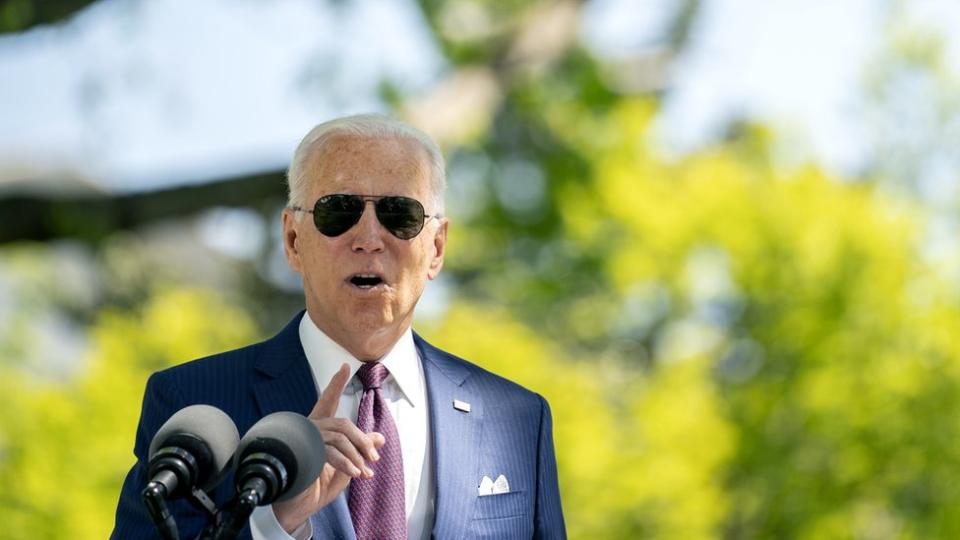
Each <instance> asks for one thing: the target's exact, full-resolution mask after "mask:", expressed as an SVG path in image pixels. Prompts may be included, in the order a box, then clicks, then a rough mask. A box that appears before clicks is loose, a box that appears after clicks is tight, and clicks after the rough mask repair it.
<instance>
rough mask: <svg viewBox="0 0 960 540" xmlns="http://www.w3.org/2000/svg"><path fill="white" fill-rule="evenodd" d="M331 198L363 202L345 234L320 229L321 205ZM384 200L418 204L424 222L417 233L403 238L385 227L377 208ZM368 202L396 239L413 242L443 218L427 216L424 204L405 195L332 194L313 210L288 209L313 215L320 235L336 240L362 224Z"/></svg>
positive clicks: (315, 205) (322, 198)
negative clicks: (428, 224) (427, 226)
mask: <svg viewBox="0 0 960 540" xmlns="http://www.w3.org/2000/svg"><path fill="white" fill-rule="evenodd" d="M331 197H350V198H353V199H360V200H361V201H362V202H363V207H362V210H361V211H360V213H359V214H358V215H357V216H356V220H354V222H353V223H351V224H350V226H349V227H347V228H346V229H344V231H343V232H341V233H338V234H334V235H330V234H327V233H325V232H323V231H322V230H321V229H320V224H319V223H318V222H317V216H318V215H319V214H318V209H319V207H320V205H321V204H322V203H323V201H325V200H329V199H330V198H331ZM383 199H400V200H404V201H413V202H414V203H416V205H417V206H419V207H420V213H421V214H423V221H422V222H421V223H420V226H419V227H418V228H417V231H416V232H415V233H414V234H412V235H410V236H408V237H403V236H400V235H399V234H397V231H394V230H393V229H391V228H390V227H388V226H386V225H384V223H383V221H382V220H381V219H380V213H379V212H378V211H377V206H378V204H379V202H380V201H381V200H383ZM367 202H372V203H373V212H374V215H375V216H377V222H378V223H380V226H381V227H383V228H384V229H386V230H387V231H389V232H390V234H392V235H393V236H395V237H396V238H399V239H400V240H412V239H414V238H416V237H417V236H419V235H420V233H421V232H423V227H424V226H425V225H426V224H427V221H429V220H430V219H431V218H433V219H440V218H442V217H443V214H439V213H438V214H427V212H426V209H425V208H424V207H423V203H421V202H420V201H418V200H417V199H414V198H413V197H404V196H403V195H359V194H354V193H330V194H329V195H324V196H322V197H320V198H319V199H317V202H315V203H313V209H309V208H303V207H302V206H295V205H294V206H289V207H288V208H290V210H293V211H294V212H306V213H308V214H313V224H314V226H316V228H317V231H318V232H320V234H322V235H324V236H326V237H327V238H336V237H338V236H341V235H343V234H346V233H347V231H349V230H350V229H352V228H353V227H354V226H355V225H356V224H357V223H360V220H361V219H363V214H364V213H365V212H366V211H367Z"/></svg>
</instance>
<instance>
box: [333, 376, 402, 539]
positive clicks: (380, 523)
mask: <svg viewBox="0 0 960 540" xmlns="http://www.w3.org/2000/svg"><path fill="white" fill-rule="evenodd" d="M388 374H389V372H388V371H387V368H385V367H384V366H383V364H381V363H380V362H367V363H365V364H363V366H361V367H360V369H359V370H358V371H357V376H358V377H359V378H360V381H361V382H362V383H363V397H361V398H360V411H359V413H358V414H357V427H359V428H360V430H361V431H363V432H364V433H370V432H371V431H376V432H378V433H382V434H383V437H384V439H386V443H385V444H384V445H383V447H381V448H380V449H379V450H378V452H379V453H380V460H379V461H376V462H373V463H370V468H371V469H373V473H374V474H373V478H370V479H367V480H365V479H363V478H354V479H353V480H351V481H350V495H349V497H348V498H347V505H348V506H349V507H350V517H351V519H352V520H353V528H354V530H356V532H357V540H374V539H375V540H394V539H397V538H403V539H406V538H407V513H406V509H405V501H406V499H405V492H404V484H403V456H402V455H401V453H400V437H399V436H398V435H397V425H396V424H395V423H394V422H393V416H391V415H390V410H389V409H387V400H386V399H384V397H383V392H382V391H381V390H380V385H381V384H383V381H384V379H386V378H387V375H388Z"/></svg>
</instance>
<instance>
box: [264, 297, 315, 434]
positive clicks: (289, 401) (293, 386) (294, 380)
mask: <svg viewBox="0 0 960 540" xmlns="http://www.w3.org/2000/svg"><path fill="white" fill-rule="evenodd" d="M302 316H303V312H301V313H300V315H298V316H296V317H294V318H293V320H292V321H290V323H289V324H287V326H286V327H284V329H283V330H281V331H280V333H279V334H277V335H276V336H274V337H273V338H272V339H270V340H268V341H266V342H264V344H263V349H262V350H261V351H260V355H259V356H258V357H257V360H256V363H255V368H256V371H257V378H256V382H254V387H253V392H254V395H255V396H256V400H257V405H258V406H259V408H260V415H261V416H266V415H268V414H270V413H275V412H277V411H293V412H297V413H300V414H303V415H306V414H309V413H310V410H311V409H312V408H313V405H314V403H316V401H317V388H316V385H315V384H314V382H313V374H312V373H311V372H310V365H309V364H308V363H307V357H306V355H304V353H303V345H301V344H300V318H301V317H302Z"/></svg>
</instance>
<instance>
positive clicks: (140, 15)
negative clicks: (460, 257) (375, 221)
mask: <svg viewBox="0 0 960 540" xmlns="http://www.w3.org/2000/svg"><path fill="white" fill-rule="evenodd" d="M334 5H336V4H335V3H333V2H311V1H306V0H281V1H277V2H253V1H242V2H237V1H230V0H212V1H207V2H188V1H186V0H156V1H152V2H138V1H129V0H103V1H101V2H98V3H97V4H95V5H94V6H92V8H90V9H88V10H85V11H84V12H82V13H81V14H79V16H77V17H76V18H74V19H73V20H71V21H70V22H68V23H67V24H66V25H64V26H63V27H58V28H39V29H35V30H32V31H30V32H27V33H24V34H17V35H11V36H5V37H3V38H2V39H0V80H3V81H4V82H3V84H2V85H0V186H2V184H3V182H4V181H10V180H13V179H24V178H42V177H57V176H64V175H67V176H71V177H74V178H80V179H85V181H88V182H90V183H91V184H93V185H96V186H98V187H100V188H102V189H107V190H112V191H130V190H142V189H150V188H154V187H159V186H164V185H170V184H176V183H180V182H185V181H202V180H204V179H208V178H214V177H222V176H226V175H230V174H241V173H247V172H254V171H259V170H265V169H276V168H278V167H282V166H284V165H285V164H286V161H287V159H288V158H289V155H290V153H291V152H292V149H293V148H294V146H295V145H296V142H297V141H298V140H299V137H300V136H301V135H302V134H303V133H304V132H305V131H306V130H307V129H308V128H309V127H310V126H312V125H313V124H315V123H316V122H318V121H322V120H324V119H327V118H329V117H331V116H335V115H339V114H345V113H350V112H357V111H364V110H370V109H375V108H376V107H377V106H378V105H377V101H376V98H375V96H376V84H377V80H378V79H379V78H382V77H389V78H390V79H391V80H393V81H395V82H396V83H398V84H400V85H401V86H402V87H403V88H404V89H405V90H406V91H409V92H413V93H415V92H418V91H422V90H426V89H427V88H429V87H430V85H431V83H433V82H435V81H437V80H438V79H439V78H440V77H441V75H442V74H443V73H444V69H445V68H446V66H445V64H444V60H443V58H442V57H441V55H440V54H439V52H438V51H437V49H436V46H435V44H434V43H433V42H432V38H431V36H430V35H429V32H428V31H427V30H426V29H425V27H424V24H423V21H422V18H421V16H420V14H419V12H418V11H417V9H416V8H415V6H414V5H413V4H412V2H409V1H401V0H360V1H357V2H345V3H343V4H342V7H339V8H336V7H331V6H334ZM671 5H672V4H671V3H670V2H667V1H664V0H593V1H592V2H590V3H588V5H587V7H586V11H585V17H584V19H583V23H582V28H581V33H580V35H581V39H582V41H583V43H584V45H585V46H586V47H587V48H588V49H590V50H591V51H593V52H594V54H596V55H597V56H599V57H601V58H606V59H611V60H613V59H617V58H622V57H625V56H629V55H630V54H635V53H637V52H638V51H642V50H643V49H644V48H645V47H649V46H650V44H651V42H652V41H653V36H655V35H656V33H657V32H658V31H659V30H660V28H661V26H662V24H663V21H664V19H665V15H668V14H669V11H668V9H669V6H671ZM885 5H886V3H885V2H877V1H870V0H847V1H844V2H828V1H809V0H807V1H804V0H771V1H745V0H705V1H704V3H703V6H704V12H703V15H702V17H701V18H700V19H699V22H698V24H697V26H696V27H695V31H694V35H693V41H692V43H691V46H690V47H689V48H688V49H687V50H686V51H685V54H684V55H683V56H682V57H681V58H679V59H677V61H676V62H675V63H674V64H673V66H672V70H671V72H670V73H669V77H670V85H671V92H670V93H669V94H668V97H667V99H666V101H665V106H664V109H663V112H662V115H661V117H660V119H659V122H658V127H659V132H658V133H659V140H660V145H661V147H662V148H663V150H664V152H665V153H667V154H671V153H682V152H685V151H688V150H690V149H693V148H695V147H696V146H698V145H700V144H703V143H705V142H709V141H710V140H711V139H712V138H714V137H716V136H717V135H718V134H719V131H720V130H721V129H722V128H723V126H725V125H726V122H727V121H728V120H729V119H730V118H732V117H735V116H737V115H741V114H743V115H747V116H749V117H752V118H756V119H759V120H762V121H765V122H767V123H769V124H770V125H773V126H774V127H775V128H776V129H777V131H778V132H779V133H781V134H782V135H783V136H784V138H785V140H787V141H790V143H791V144H790V147H791V148H792V151H794V152H795V153H796V154H797V156H795V157H798V158H801V159H803V158H807V157H812V158H813V159H816V160H817V161H820V162H821V163H823V164H825V165H826V166H827V167H828V168H834V169H838V170H840V171H841V172H843V171H854V170H856V169H857V167H858V166H859V165H860V163H861V161H862V159H863V154H864V152H865V151H866V149H865V148H864V143H865V141H867V140H868V139H869V137H868V136H867V135H868V134H867V133H866V132H865V130H867V129H868V125H867V124H866V121H865V119H864V117H863V111H862V110H860V108H859V107H860V97H861V94H862V90H863V76H864V70H865V68H866V67H867V66H868V65H869V63H870V62H871V61H872V60H873V59H874V58H875V57H876V55H877V54H878V53H879V48H880V47H881V46H882V45H883V41H882V40H883V38H884V31H885V25H887V24H889V21H888V20H887V19H885V17H884V13H885V11H884V6H885ZM905 5H907V4H905ZM908 6H909V9H907V10H906V12H907V13H908V14H909V16H910V17H912V18H915V19H916V20H917V21H920V22H921V23H922V24H923V25H926V26H929V27H930V28H932V29H934V30H936V29H938V28H939V29H940V30H942V31H944V32H946V31H947V30H948V29H949V28H951V27H952V28H960V8H958V7H957V3H956V2H949V1H942V2H935V1H929V2H911V3H910V4H908ZM957 41H958V40H957V39H953V40H952V41H951V42H950V44H951V46H952V47H953V48H952V49H951V50H952V57H951V58H952V63H953V65H955V66H956V65H960V62H958V61H957V59H958V58H960V54H957Z"/></svg>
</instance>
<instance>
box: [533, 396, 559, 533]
mask: <svg viewBox="0 0 960 540" xmlns="http://www.w3.org/2000/svg"><path fill="white" fill-rule="evenodd" d="M537 397H538V398H539V399H540V437H539V440H538V443H537V447H538V448H537V501H536V515H535V518H534V527H535V528H534V538H540V539H554V538H560V539H565V538H566V537H567V530H566V526H565V525H564V522H563V508H562V507H561V505H560V487H559V484H558V482H557V457H556V454H555V453H554V449H553V420H552V417H551V415H550V405H548V404H547V401H546V400H545V399H543V397H542V396H540V395H538V396H537Z"/></svg>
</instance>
